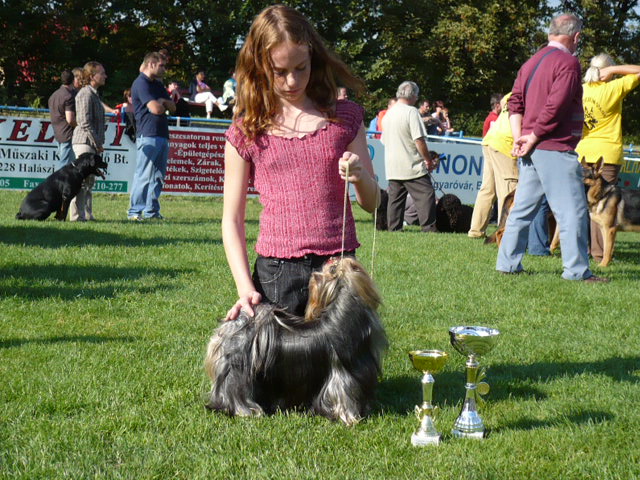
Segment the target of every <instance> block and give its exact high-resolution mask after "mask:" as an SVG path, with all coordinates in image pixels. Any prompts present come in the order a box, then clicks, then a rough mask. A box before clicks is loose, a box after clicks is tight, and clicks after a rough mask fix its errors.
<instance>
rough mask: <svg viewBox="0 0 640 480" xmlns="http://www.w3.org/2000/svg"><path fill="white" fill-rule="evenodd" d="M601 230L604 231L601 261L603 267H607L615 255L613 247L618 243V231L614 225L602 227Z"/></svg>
mask: <svg viewBox="0 0 640 480" xmlns="http://www.w3.org/2000/svg"><path fill="white" fill-rule="evenodd" d="M600 231H601V232H602V243H603V248H602V261H601V262H600V266H601V267H606V266H607V265H609V263H611V258H612V257H613V247H614V246H615V243H616V231H617V228H616V227H615V226H613V227H602V226H601V227H600Z"/></svg>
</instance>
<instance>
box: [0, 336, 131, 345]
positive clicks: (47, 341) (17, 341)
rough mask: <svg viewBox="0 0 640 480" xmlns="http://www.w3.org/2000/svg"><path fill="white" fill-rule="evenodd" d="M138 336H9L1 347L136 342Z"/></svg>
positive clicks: (0, 342)
mask: <svg viewBox="0 0 640 480" xmlns="http://www.w3.org/2000/svg"><path fill="white" fill-rule="evenodd" d="M136 340H137V338H136V337H103V336H100V335H71V336H68V337H48V338H8V339H6V340H0V348H14V347H22V346H23V345H32V344H33V345H55V344H58V343H109V342H135V341H136Z"/></svg>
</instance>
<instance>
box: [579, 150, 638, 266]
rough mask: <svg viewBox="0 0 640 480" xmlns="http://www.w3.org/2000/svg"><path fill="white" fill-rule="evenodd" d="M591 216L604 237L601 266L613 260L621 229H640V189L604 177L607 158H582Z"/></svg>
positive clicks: (631, 230)
mask: <svg viewBox="0 0 640 480" xmlns="http://www.w3.org/2000/svg"><path fill="white" fill-rule="evenodd" d="M581 163H582V168H583V175H584V184H585V185H586V186H587V187H588V190H587V204H588V205H589V215H590V216H591V220H593V221H594V222H595V223H597V224H598V225H599V226H600V231H601V232H602V240H603V244H604V245H603V252H602V262H600V266H601V267H606V266H607V265H609V263H610V262H611V258H612V256H613V249H614V246H615V241H616V233H617V232H618V230H623V231H629V232H640V191H637V190H629V189H626V188H620V187H618V186H617V185H614V184H612V183H609V182H607V181H606V180H605V179H604V178H602V165H603V159H602V157H600V159H599V160H598V161H597V162H596V163H587V162H585V160H584V158H583V159H582V161H581Z"/></svg>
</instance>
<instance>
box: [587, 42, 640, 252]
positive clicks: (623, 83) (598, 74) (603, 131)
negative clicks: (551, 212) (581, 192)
mask: <svg viewBox="0 0 640 480" xmlns="http://www.w3.org/2000/svg"><path fill="white" fill-rule="evenodd" d="M618 75H619V77H617V78H615V79H614V77H616V76H618ZM584 81H585V83H584V84H583V86H582V87H583V94H582V105H583V108H584V127H583V129H582V140H580V143H578V146H577V147H576V151H577V152H578V158H579V159H583V158H584V159H585V160H586V161H587V162H589V163H595V162H597V161H598V159H599V158H600V157H604V165H603V170H602V176H603V177H604V179H605V180H607V181H608V182H612V183H617V182H618V173H619V172H620V167H621V166H622V160H623V154H622V100H624V98H625V97H626V96H627V94H628V93H629V92H631V90H633V89H634V88H636V87H637V86H638V84H640V66H639V65H616V64H615V62H614V61H613V59H612V58H611V57H610V56H609V55H607V54H606V53H601V54H599V55H596V56H595V57H593V58H592V59H591V63H590V66H589V69H588V70H587V72H586V74H585V76H584ZM590 252H591V256H592V257H593V259H594V260H595V261H597V262H600V261H601V260H602V234H601V233H600V228H599V227H598V225H597V224H595V223H594V222H593V221H592V222H591V249H590Z"/></svg>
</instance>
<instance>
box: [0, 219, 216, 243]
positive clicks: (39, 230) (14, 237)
mask: <svg viewBox="0 0 640 480" xmlns="http://www.w3.org/2000/svg"><path fill="white" fill-rule="evenodd" d="M114 223H122V222H114ZM129 223H131V222H129ZM83 226H84V225H83ZM0 239H1V240H0V243H5V244H8V245H24V246H39V247H44V248H60V247H84V246H87V245H97V246H102V245H104V246H111V247H114V246H116V247H117V246H126V247H138V246H145V247H148V246H158V245H173V244H176V243H202V244H221V243H222V240H221V239H220V238H210V239H209V238H208V239H197V238H175V237H162V236H155V237H150V238H149V237H138V236H128V235H122V234H115V233H108V232H101V231H96V230H91V229H89V228H76V229H65V228H56V227H53V226H51V227H50V226H42V223H30V224H28V225H24V226H23V225H11V226H3V227H0Z"/></svg>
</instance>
